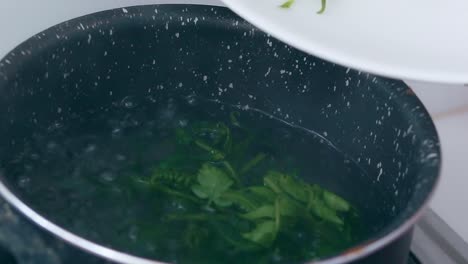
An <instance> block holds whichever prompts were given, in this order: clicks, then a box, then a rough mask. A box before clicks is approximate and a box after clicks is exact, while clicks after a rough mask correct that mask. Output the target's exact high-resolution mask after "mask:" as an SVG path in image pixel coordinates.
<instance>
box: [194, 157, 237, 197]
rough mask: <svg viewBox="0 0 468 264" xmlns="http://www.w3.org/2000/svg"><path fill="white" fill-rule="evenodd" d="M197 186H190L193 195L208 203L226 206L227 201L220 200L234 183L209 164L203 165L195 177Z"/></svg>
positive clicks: (221, 171) (222, 172)
mask: <svg viewBox="0 0 468 264" xmlns="http://www.w3.org/2000/svg"><path fill="white" fill-rule="evenodd" d="M197 180H198V184H196V185H193V186H192V191H193V193H194V194H195V195H196V196H198V197H199V198H201V199H208V200H209V203H210V202H214V203H215V204H217V205H218V206H227V205H228V204H230V203H229V201H227V200H225V199H223V198H221V195H222V194H223V193H224V192H226V191H227V190H228V189H229V188H230V187H231V185H232V184H233V183H234V182H233V181H232V180H231V179H230V178H229V176H227V175H226V173H225V172H224V171H223V170H221V169H219V168H217V167H215V166H213V165H211V164H209V163H205V164H204V165H203V166H202V167H201V169H200V171H199V172H198V176H197Z"/></svg>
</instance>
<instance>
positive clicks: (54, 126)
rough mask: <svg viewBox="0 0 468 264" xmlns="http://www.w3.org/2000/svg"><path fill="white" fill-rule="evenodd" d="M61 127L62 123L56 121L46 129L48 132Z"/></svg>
mask: <svg viewBox="0 0 468 264" xmlns="http://www.w3.org/2000/svg"><path fill="white" fill-rule="evenodd" d="M62 127H63V124H62V123H60V122H58V121H56V122H54V123H52V124H51V125H50V126H49V127H48V128H47V130H48V131H49V132H50V131H55V130H59V129H60V128H62Z"/></svg>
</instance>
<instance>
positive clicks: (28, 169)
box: [24, 164, 34, 171]
mask: <svg viewBox="0 0 468 264" xmlns="http://www.w3.org/2000/svg"><path fill="white" fill-rule="evenodd" d="M33 168H34V167H33V166H32V165H31V164H24V169H25V170H26V171H32V170H33Z"/></svg>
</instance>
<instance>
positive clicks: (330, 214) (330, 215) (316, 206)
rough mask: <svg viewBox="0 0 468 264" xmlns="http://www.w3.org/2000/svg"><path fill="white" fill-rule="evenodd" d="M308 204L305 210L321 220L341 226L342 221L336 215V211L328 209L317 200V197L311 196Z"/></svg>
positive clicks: (322, 202)
mask: <svg viewBox="0 0 468 264" xmlns="http://www.w3.org/2000/svg"><path fill="white" fill-rule="evenodd" d="M309 199H310V200H309V203H308V205H307V208H308V209H309V210H310V211H311V212H312V213H313V214H314V215H315V216H317V217H319V218H321V219H322V220H325V221H328V222H331V223H334V224H337V225H343V224H344V222H343V220H342V219H341V218H340V217H339V216H338V215H337V214H336V211H335V210H333V209H332V208H330V207H328V206H327V204H326V203H325V202H324V201H323V200H321V199H318V198H317V196H315V195H311V196H310V198H309Z"/></svg>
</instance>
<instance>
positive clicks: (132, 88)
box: [0, 5, 440, 264]
mask: <svg viewBox="0 0 468 264" xmlns="http://www.w3.org/2000/svg"><path fill="white" fill-rule="evenodd" d="M312 34H313V33H312ZM168 94H171V95H177V96H180V97H183V98H192V97H193V95H196V96H199V97H204V98H209V99H210V100H217V101H223V102H225V103H228V104H234V105H241V106H248V107H249V108H250V109H258V110H261V111H262V112H264V113H268V114H269V115H271V116H272V117H274V118H277V119H279V120H283V121H284V122H287V123H288V124H289V125H292V126H295V127H298V128H300V129H303V130H306V131H309V132H310V133H313V134H314V136H315V137H316V138H317V139H319V140H321V141H322V142H323V144H328V145H329V146H330V147H332V148H335V149H336V150H339V151H340V152H342V153H344V155H346V157H347V159H348V160H349V161H350V162H354V163H356V164H357V165H358V166H359V167H360V168H362V169H363V170H364V171H365V172H366V174H365V177H361V178H359V179H358V178H357V177H356V178H353V175H351V176H349V175H320V176H317V177H316V178H314V179H313V180H314V181H316V182H318V183H320V184H321V185H323V186H326V187H327V188H329V189H331V190H333V191H335V192H337V193H339V194H341V195H343V196H344V197H352V196H356V197H361V198H360V200H359V201H360V203H361V204H360V206H362V207H364V208H370V209H372V210H371V211H372V212H373V214H372V215H371V216H370V219H371V224H369V230H372V234H371V235H370V236H369V237H368V238H367V239H365V240H363V241H361V242H360V243H358V244H356V245H354V246H352V247H350V248H349V249H347V250H345V251H344V252H338V253H337V254H336V255H334V256H331V257H330V258H326V259H321V260H317V261H312V260H311V261H310V262H309V263H317V264H319V263H320V264H338V263H356V264H358V263H359V264H365V263H381V264H386V263H389V264H403V263H405V262H406V260H407V256H408V252H409V245H410V242H411V235H412V227H413V226H414V224H415V223H416V222H417V221H418V219H419V218H420V216H421V215H422V213H423V211H424V208H425V207H426V206H427V203H428V200H429V198H430V197H431V195H432V193H433V191H434V188H435V186H436V183H437V180H438V175H439V169H440V149H439V140H438V136H437V133H436V130H435V128H434V124H433V122H432V120H431V118H430V116H429V114H428V113H427V111H426V110H425V108H424V106H423V105H422V103H421V102H420V101H419V100H418V98H417V97H416V96H415V94H414V93H413V92H412V90H411V89H410V88H409V87H407V86H406V85H405V83H403V82H401V81H398V80H392V79H387V78H383V77H379V76H375V75H371V74H368V73H365V72H359V71H355V70H352V69H347V68H343V67H341V66H339V65H335V64H332V63H329V62H326V61H323V60H320V59H318V58H315V57H313V56H310V55H307V54H304V53H302V52H300V51H298V50H295V49H294V48H291V47H289V46H287V45H285V44H283V43H281V42H279V41H277V40H275V39H273V38H272V37H270V36H269V35H267V34H265V33H263V32H261V31H259V30H258V29H256V28H255V27H253V26H252V25H250V24H248V23H247V22H245V21H244V20H242V19H241V18H239V17H238V16H236V15H235V14H233V13H232V12H231V11H229V10H228V9H226V8H222V7H214V6H199V5H153V6H138V7H128V8H119V9H115V10H109V11H104V12H99V13H95V14H91V15H87V16H83V17H80V18H76V19H73V20H70V21H67V22H65V23H62V24H59V25H57V26H54V27H52V28H49V29H47V30H45V31H44V32H41V33H39V34H37V35H35V36H33V37H32V38H30V39H29V40H27V41H25V42H24V43H22V44H21V45H19V46H18V47H17V48H15V49H14V50H13V51H11V52H10V53H9V54H8V55H7V56H6V57H5V58H3V59H2V60H1V62H0V135H1V137H0V162H1V163H0V168H1V171H0V174H1V175H0V176H1V184H0V193H1V195H2V196H3V198H4V199H5V200H6V201H8V202H9V203H10V204H11V205H12V206H13V207H14V208H15V210H14V211H13V212H12V213H13V214H15V215H18V216H20V217H21V218H24V219H26V221H24V225H25V229H27V228H31V226H32V228H33V229H32V230H35V231H34V232H40V233H41V234H42V236H43V237H45V239H46V240H48V241H54V240H57V241H65V242H66V244H67V246H68V247H72V248H74V250H75V251H77V252H79V253H78V254H81V255H87V254H90V255H94V256H95V257H96V259H107V260H109V261H112V262H119V263H160V262H158V259H157V257H155V258H153V259H149V258H146V257H143V256H138V255H135V254H133V253H132V252H126V251H125V250H119V249H118V248H115V247H114V246H113V245H112V244H108V243H105V242H101V241H99V239H94V237H93V235H88V236H82V234H80V233H76V232H74V231H73V230H74V229H73V228H72V229H69V228H68V227H67V228H66V227H64V226H61V225H60V223H58V221H56V220H55V219H56V218H55V216H54V215H56V214H60V213H61V212H50V211H47V210H46V209H44V208H47V206H48V204H49V205H50V204H52V203H60V202H63V203H64V204H63V206H64V207H68V206H69V207H70V208H72V207H73V206H74V205H73V204H67V202H66V199H67V198H66V197H68V196H70V195H73V191H74V190H75V189H74V188H75V187H76V186H75V185H74V181H79V179H78V178H79V175H78V176H76V175H74V174H73V172H70V175H61V177H67V178H70V185H69V186H66V188H65V187H64V186H54V184H50V186H44V185H43V184H41V177H42V175H43V174H41V173H38V172H37V173H35V168H36V166H37V164H45V163H47V159H48V158H47V153H48V152H47V151H49V150H48V148H54V146H55V145H54V142H52V143H50V142H49V143H50V144H47V145H44V146H46V148H45V149H41V148H37V146H36V145H35V144H36V143H37V142H38V141H40V140H41V139H43V138H45V137H47V135H50V134H53V135H57V140H62V141H63V142H65V141H67V140H68V139H70V138H74V137H79V136H82V135H83V134H85V133H86V134H93V133H94V132H96V131H97V130H99V129H103V127H104V128H105V129H109V130H112V133H118V131H116V130H115V126H116V124H117V125H119V126H121V127H122V126H124V127H135V126H136V127H138V126H146V125H151V124H152V123H151V118H149V117H148V116H150V115H149V114H148V113H147V112H148V111H147V112H145V111H144V110H142V111H139V110H138V109H140V110H141V109H146V107H147V106H148V105H158V104H159V103H160V102H161V100H160V98H161V97H164V96H165V95H168ZM142 113H144V114H142ZM145 113H146V114H145ZM111 117H112V118H111ZM96 118H97V119H96ZM110 119H118V121H117V122H107V123H106V120H110ZM96 120H99V122H97V121H96ZM121 127H120V128H121ZM96 133H97V132H96ZM94 136H95V135H94ZM91 137H92V136H91ZM59 138H60V139H59ZM94 139H96V137H94ZM96 140H97V141H99V140H104V139H100V138H99V137H98V138H97V139H96ZM35 142H36V143H35ZM88 147H89V148H91V149H87V150H88V151H93V149H92V148H93V146H92V145H90V146H88ZM25 153H26V154H25ZM62 154H63V155H64V157H65V158H66V157H68V158H70V157H73V156H74V155H75V153H73V151H69V152H66V151H65V152H64V153H62ZM318 158H320V157H318ZM64 164H66V162H64ZM90 164H92V162H91V163H90ZM89 166H94V165H89ZM24 171H29V172H30V173H29V174H28V175H29V176H28V177H25V176H24ZM31 172H32V173H31ZM50 173H51V174H53V171H50ZM31 175H32V176H31ZM77 177H78V178H77ZM48 184H49V183H48ZM28 188H29V189H31V188H32V189H33V190H36V192H39V191H40V192H43V196H41V197H42V198H41V199H34V198H32V196H31V195H30V193H29V191H28V190H29V189H28ZM60 188H62V189H60ZM76 188H79V187H76ZM60 191H62V192H63V194H62V195H63V197H64V198H63V201H61V199H56V198H57V196H54V195H56V193H57V192H60ZM52 194H54V195H52ZM47 197H52V198H50V199H49V200H48V199H47ZM93 204H94V201H89V206H91V207H92V206H93ZM108 206H109V207H112V206H118V204H109V205H108ZM64 210H66V209H64ZM99 213H100V212H96V214H99ZM103 213H104V214H105V212H103ZM75 217H77V218H79V217H85V216H82V215H81V214H80V211H79V210H77V211H76V215H75ZM106 224H107V223H99V222H96V223H95V226H87V227H86V228H87V229H93V228H96V229H100V228H101V229H102V228H103V226H105V225H106ZM26 226H28V227H26ZM37 227H39V228H37ZM27 230H29V229H27ZM0 241H1V240H0ZM28 242H31V245H30V246H31V247H34V243H32V242H33V241H28V240H27V239H26V240H24V243H28ZM4 247H6V248H8V244H7V245H4ZM62 247H64V246H62ZM9 250H11V251H12V252H13V255H14V254H15V248H10V249H9ZM85 252H86V254H85ZM74 261H82V260H81V258H73V257H69V258H68V259H67V260H65V262H66V263H72V262H74Z"/></svg>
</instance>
